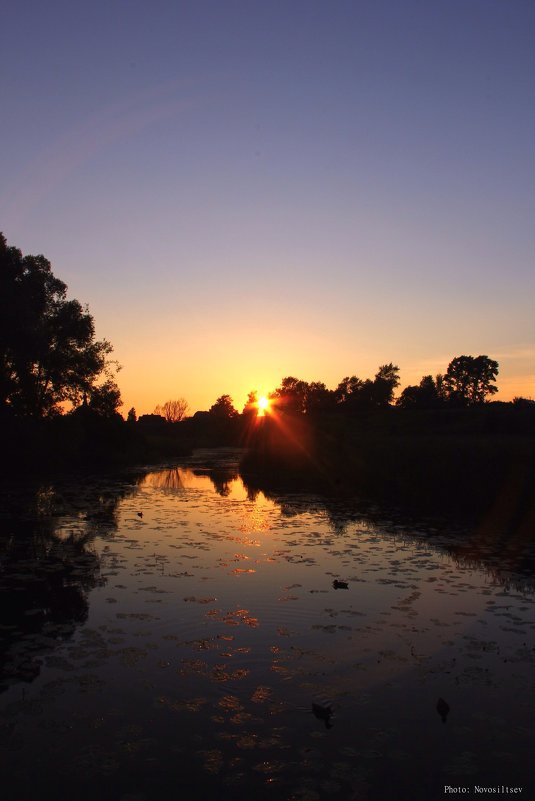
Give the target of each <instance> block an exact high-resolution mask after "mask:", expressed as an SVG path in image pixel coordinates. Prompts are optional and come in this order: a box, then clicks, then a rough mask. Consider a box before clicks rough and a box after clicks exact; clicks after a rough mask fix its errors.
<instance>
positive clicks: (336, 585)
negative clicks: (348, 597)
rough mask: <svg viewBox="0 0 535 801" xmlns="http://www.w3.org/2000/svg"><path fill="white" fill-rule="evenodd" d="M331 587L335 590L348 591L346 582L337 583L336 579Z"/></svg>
mask: <svg viewBox="0 0 535 801" xmlns="http://www.w3.org/2000/svg"><path fill="white" fill-rule="evenodd" d="M333 587H334V589H335V590H348V589H349V585H348V583H347V581H338V579H335V580H334V581H333Z"/></svg>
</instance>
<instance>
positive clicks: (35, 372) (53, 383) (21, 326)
mask: <svg viewBox="0 0 535 801" xmlns="http://www.w3.org/2000/svg"><path fill="white" fill-rule="evenodd" d="M66 295H67V286H66V284H64V283H63V281H60V280H59V279H58V278H56V277H55V276H54V275H53V273H52V270H51V267H50V262H49V261H47V259H45V257H44V256H23V255H22V253H21V251H20V250H18V249H17V248H14V247H8V246H7V243H6V240H5V237H4V236H3V235H2V234H0V409H2V408H3V409H4V410H6V409H10V410H11V411H12V412H14V413H15V414H18V415H21V416H33V417H46V416H50V415H53V414H57V413H59V412H60V411H61V406H60V404H61V403H62V402H64V401H70V402H71V403H72V404H73V405H74V406H76V405H77V404H79V403H80V402H81V400H82V399H83V398H90V397H91V396H92V394H93V393H94V392H95V391H97V390H96V389H95V386H96V383H97V381H98V379H99V377H101V376H102V375H104V377H105V379H107V380H111V377H112V372H113V369H112V368H113V366H114V365H113V362H110V361H109V359H108V356H109V354H110V353H111V352H112V350H113V349H112V346H111V345H110V343H109V342H107V341H106V340H101V341H97V340H95V325H94V321H93V318H92V316H91V315H90V314H89V311H88V309H87V307H82V306H81V304H80V303H79V302H78V301H77V300H67V297H66ZM115 367H116V365H115Z"/></svg>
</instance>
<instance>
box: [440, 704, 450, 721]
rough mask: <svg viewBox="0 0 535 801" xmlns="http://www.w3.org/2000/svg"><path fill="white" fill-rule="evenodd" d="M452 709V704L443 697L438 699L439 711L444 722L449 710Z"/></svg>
mask: <svg viewBox="0 0 535 801" xmlns="http://www.w3.org/2000/svg"><path fill="white" fill-rule="evenodd" d="M449 711H450V705H449V704H448V703H446V701H445V700H444V699H443V698H439V699H438V701H437V712H438V714H439V715H440V717H441V718H442V723H445V722H446V718H447V717H448V712H449Z"/></svg>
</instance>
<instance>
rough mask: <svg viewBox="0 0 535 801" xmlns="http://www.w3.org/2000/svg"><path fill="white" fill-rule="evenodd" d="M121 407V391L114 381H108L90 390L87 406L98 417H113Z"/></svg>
mask: <svg viewBox="0 0 535 801" xmlns="http://www.w3.org/2000/svg"><path fill="white" fill-rule="evenodd" d="M121 405H122V400H121V390H120V389H119V387H118V386H117V384H116V383H115V381H112V380H111V379H108V380H107V381H105V382H104V384H101V386H98V387H93V388H92V390H91V396H90V399H89V403H88V406H89V408H90V409H91V410H92V411H94V412H95V413H96V414H98V415H99V417H114V415H116V414H117V409H118V408H119V406H121Z"/></svg>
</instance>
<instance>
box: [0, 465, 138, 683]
mask: <svg viewBox="0 0 535 801" xmlns="http://www.w3.org/2000/svg"><path fill="white" fill-rule="evenodd" d="M128 491H129V488H128V485H126V484H117V485H113V484H110V483H109V482H104V481H102V482H94V481H93V482H92V481H90V480H85V481H84V482H79V483H74V482H70V483H64V484H62V485H60V484H55V485H53V484H47V485H42V486H40V487H38V488H36V489H34V491H33V492H31V493H30V492H29V491H27V490H24V491H21V492H19V493H16V492H12V493H11V494H8V495H7V496H6V502H5V504H4V515H5V516H4V517H3V518H2V519H1V520H0V557H1V565H2V567H1V572H0V610H1V611H0V632H1V639H0V656H1V660H2V667H1V670H0V690H3V689H6V687H7V686H8V685H9V684H10V683H13V682H14V681H19V680H25V681H31V680H32V679H33V678H35V677H36V676H37V675H38V674H39V671H40V664H41V659H40V656H42V655H43V653H46V652H47V651H49V650H52V649H53V648H54V647H55V646H56V645H57V644H58V642H61V641H62V640H64V639H67V638H69V637H71V636H72V635H73V633H74V631H75V630H76V627H77V626H78V625H80V624H82V623H84V622H85V620H86V619H87V616H88V611H89V604H88V593H89V591H90V590H91V589H93V588H94V587H96V586H98V585H100V584H102V583H104V579H102V577H101V575H100V559H99V556H98V554H97V553H96V551H95V550H94V548H93V545H92V543H93V540H94V538H95V536H96V535H97V534H102V533H105V532H108V533H109V532H111V531H113V530H115V529H116V528H117V505H118V502H119V500H120V499H121V498H122V497H124V495H125V494H127V492H128ZM130 491H131V488H130Z"/></svg>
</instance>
